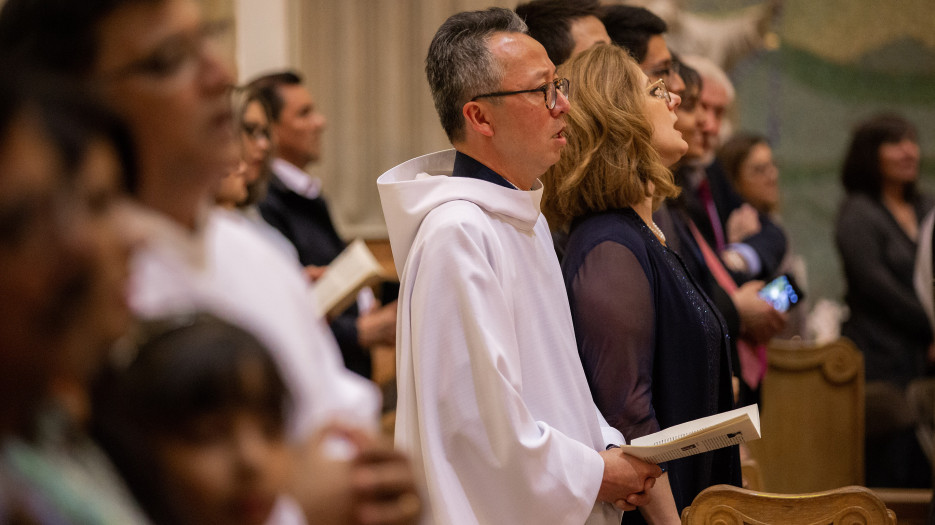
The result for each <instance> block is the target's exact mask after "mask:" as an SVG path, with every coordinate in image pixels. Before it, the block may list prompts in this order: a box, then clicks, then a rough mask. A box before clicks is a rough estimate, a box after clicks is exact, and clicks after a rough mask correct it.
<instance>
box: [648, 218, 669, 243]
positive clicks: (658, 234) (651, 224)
mask: <svg viewBox="0 0 935 525" xmlns="http://www.w3.org/2000/svg"><path fill="white" fill-rule="evenodd" d="M648 226H649V231H651V232H653V234H655V235H656V237H658V238H659V241H660V242H662V244H665V243H666V234H664V233H662V230H661V229H660V228H659V226H658V225H657V224H656V221H653V220H651V221H649V224H648Z"/></svg>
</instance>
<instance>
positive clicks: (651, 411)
mask: <svg viewBox="0 0 935 525" xmlns="http://www.w3.org/2000/svg"><path fill="white" fill-rule="evenodd" d="M559 75H561V76H565V77H567V78H568V79H569V80H570V81H571V86H572V92H571V97H570V98H571V100H572V101H573V103H572V107H571V110H570V112H569V113H568V115H567V116H566V124H567V128H566V135H567V140H568V143H567V145H566V146H565V148H564V150H563V151H562V157H561V159H560V160H559V162H558V163H557V164H556V165H555V166H553V167H552V168H551V169H550V170H549V171H548V172H547V173H546V175H545V177H544V179H543V182H544V184H545V195H544V197H543V202H544V210H545V213H546V215H547V217H548V219H549V223H550V224H553V225H557V226H559V227H564V228H567V229H568V230H569V239H568V244H567V248H566V254H565V257H564V259H563V261H562V272H563V274H564V277H565V285H566V287H567V289H568V298H569V303H570V305H571V311H572V316H573V320H574V324H575V334H576V338H577V342H578V350H579V354H580V356H581V360H582V363H583V365H584V369H585V373H586V375H587V378H588V383H589V386H590V388H591V393H592V395H593V396H594V400H595V402H596V403H597V406H598V407H599V408H600V409H601V412H602V413H603V415H604V417H605V418H606V419H607V421H608V422H609V423H610V424H611V425H613V426H614V427H616V428H617V429H619V430H620V431H621V432H622V433H623V435H624V436H625V437H626V438H627V439H633V438H637V437H640V436H643V435H646V434H650V433H652V432H655V431H658V430H660V429H661V428H666V427H670V426H672V425H676V424H678V423H683V422H685V421H689V420H692V419H696V418H699V417H703V416H709V415H712V414H715V413H718V412H723V411H726V410H729V409H731V408H733V398H732V394H731V362H730V351H729V346H728V338H727V329H726V327H725V325H724V321H723V318H722V317H721V314H720V313H719V312H718V311H717V309H716V307H715V306H714V304H713V303H712V302H711V300H710V299H709V298H708V297H707V295H705V293H704V292H703V291H702V289H701V287H700V286H699V285H698V283H697V282H695V281H694V279H692V277H691V276H690V274H689V273H688V271H686V269H685V265H684V264H683V262H682V260H681V258H679V256H678V255H677V254H676V253H675V252H674V251H672V250H670V249H669V248H668V247H667V246H666V240H665V236H664V235H663V234H662V232H661V231H660V230H659V228H658V226H656V225H655V223H654V222H653V220H652V212H653V211H654V209H656V208H658V206H659V204H660V203H661V202H662V200H663V199H665V198H667V197H674V196H675V195H677V194H678V191H679V190H678V187H677V186H676V185H675V183H674V181H673V177H672V174H671V172H670V171H669V170H668V169H667V168H666V166H668V165H671V164H672V163H674V162H675V161H676V160H678V158H679V157H681V156H682V155H683V154H684V153H685V151H686V149H687V148H688V145H687V144H686V142H685V141H684V140H682V137H681V134H680V133H679V132H678V131H676V130H675V129H674V127H673V126H674V123H675V120H676V115H675V108H676V107H677V106H678V104H679V102H680V98H679V97H678V96H677V95H674V94H670V93H669V92H668V90H667V89H666V86H665V84H664V82H663V81H661V80H660V81H656V82H650V81H649V80H648V78H647V77H646V75H645V74H644V73H643V72H642V71H641V70H640V69H639V67H638V66H637V64H636V63H635V62H634V61H633V59H632V58H630V56H629V55H627V53H626V51H624V50H622V49H620V48H617V47H613V46H596V47H594V48H592V49H590V50H588V51H586V52H584V53H581V54H580V55H577V56H576V57H574V58H572V59H571V60H569V61H568V62H566V63H565V64H563V65H562V66H561V67H560V68H559ZM664 466H665V467H667V474H665V475H664V476H663V477H662V478H660V480H659V482H657V483H656V486H655V488H654V489H653V502H652V503H651V504H650V505H649V506H647V507H644V508H640V511H641V512H640V513H636V512H631V513H626V514H624V519H623V521H624V523H643V522H649V523H678V521H679V513H680V512H681V511H682V509H683V508H684V507H685V506H687V505H690V504H691V501H692V499H693V498H694V497H695V495H697V494H698V493H699V492H700V491H701V490H702V489H704V488H705V487H708V486H710V485H714V484H717V483H733V484H739V482H740V461H739V456H738V452H737V447H730V448H726V449H721V450H718V451H714V452H708V453H705V454H700V455H696V456H691V457H688V458H684V459H679V460H676V461H673V462H670V463H669V464H668V465H664Z"/></svg>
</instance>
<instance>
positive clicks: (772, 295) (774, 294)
mask: <svg viewBox="0 0 935 525" xmlns="http://www.w3.org/2000/svg"><path fill="white" fill-rule="evenodd" d="M760 297H762V298H763V300H765V301H766V302H768V303H769V304H771V305H772V306H773V308H775V309H776V310H778V311H780V312H787V311H789V309H790V308H792V307H794V306H796V305H797V304H799V303H800V302H802V299H803V298H804V297H805V294H803V293H802V290H801V289H800V288H799V287H798V286H797V285H796V284H795V279H793V278H792V276H791V275H788V274H786V275H780V276H779V277H777V278H775V279H773V280H772V281H770V282H769V283H768V284H766V286H764V287H763V288H762V289H761V290H760Z"/></svg>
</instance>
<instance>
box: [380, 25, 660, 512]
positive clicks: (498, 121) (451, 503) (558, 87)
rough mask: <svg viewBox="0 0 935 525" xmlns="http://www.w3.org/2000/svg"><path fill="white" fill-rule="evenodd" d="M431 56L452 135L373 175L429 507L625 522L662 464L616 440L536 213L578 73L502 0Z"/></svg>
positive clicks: (405, 407) (410, 429) (403, 394)
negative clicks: (440, 146)
mask: <svg viewBox="0 0 935 525" xmlns="http://www.w3.org/2000/svg"><path fill="white" fill-rule="evenodd" d="M426 73H427V76H428V79H429V85H430V88H431V91H432V95H433V97H434V99H435V106H436V109H437V110H438V113H439V116H440V118H441V121H442V125H443V127H444V128H445V131H446V133H447V135H448V137H449V139H450V140H451V142H452V144H453V145H454V147H455V150H452V151H446V152H440V153H435V154H430V155H426V156H424V157H419V158H417V159H413V160H410V161H408V162H406V163H404V164H402V165H400V166H397V167H396V168H393V169H392V170H390V171H388V172H387V173H384V174H383V175H382V176H381V177H380V178H379V179H378V183H377V184H378V187H379V190H380V198H381V201H382V204H383V211H384V215H385V216H386V219H387V228H388V230H389V234H390V243H391V245H392V249H393V257H394V259H395V262H396V266H397V268H401V269H402V275H401V283H400V284H401V289H400V310H399V320H398V327H397V334H398V337H397V340H398V343H397V385H398V390H399V398H398V405H397V421H396V444H397V446H398V447H400V448H401V449H402V450H404V451H406V452H408V453H409V454H410V455H411V456H412V458H413V463H414V466H415V470H416V477H417V478H418V479H419V480H420V481H421V483H422V487H423V490H424V491H425V492H426V494H427V496H428V498H427V500H426V501H427V505H428V510H427V512H426V513H425V522H426V523H437V524H454V523H459V524H460V523H549V524H581V523H585V522H587V523H593V524H596V523H602V524H608V525H610V524H614V525H616V524H619V523H620V519H621V515H620V509H633V508H634V505H642V504H645V503H648V500H649V496H648V494H647V492H646V491H648V489H649V488H651V487H652V485H653V483H654V482H655V477H658V476H659V475H661V471H660V469H659V467H657V466H655V465H650V464H647V463H644V462H642V461H640V460H638V459H636V458H633V457H631V456H627V455H625V454H622V453H621V452H620V450H619V449H616V448H608V446H609V445H614V444H619V443H622V442H623V436H621V435H620V433H619V432H617V431H616V430H615V429H613V428H612V427H610V426H609V425H607V423H606V422H605V421H604V419H603V418H602V417H601V415H600V413H599V412H598V410H597V408H596V406H595V405H594V402H593V400H592V399H591V394H590V391H589V389H588V385H587V381H586V379H585V376H584V371H583V370H582V367H581V362H580V361H579V359H578V354H577V346H576V343H575V336H574V332H573V327H572V320H571V314H570V311H569V307H568V300H567V296H566V293H565V287H564V284H563V281H562V276H561V270H560V269H559V265H558V261H557V259H556V258H555V254H554V252H553V248H552V242H551V237H550V235H549V228H548V224H547V223H546V221H545V218H544V217H543V216H542V215H541V214H540V213H539V201H540V199H541V196H542V184H541V183H540V182H539V181H538V177H539V176H540V175H542V174H543V173H544V172H545V171H546V170H547V169H548V167H549V166H551V165H552V164H554V163H555V162H556V161H557V160H558V158H559V154H560V153H561V150H562V147H563V146H564V145H565V137H564V136H563V133H564V114H565V113H566V112H567V111H568V109H569V102H568V99H567V98H566V96H567V93H568V84H567V81H565V80H563V79H557V78H556V76H555V66H554V65H553V64H552V62H551V61H550V60H549V58H548V55H547V54H546V51H545V49H544V48H543V47H542V45H540V44H539V43H538V42H536V41H535V40H533V39H532V38H530V37H529V36H528V35H527V34H526V25H525V24H524V23H523V22H522V20H520V19H519V18H518V17H517V16H516V14H515V13H513V12H512V11H509V10H506V9H500V8H492V9H489V10H487V11H477V12H469V13H460V14H457V15H454V16H452V17H451V18H449V19H448V20H447V21H446V22H445V23H444V24H443V25H442V27H441V28H440V29H439V30H438V32H437V33H436V35H435V38H434V39H433V41H432V44H431V46H430V48H429V53H428V58H427V59H426ZM605 449H606V450H605Z"/></svg>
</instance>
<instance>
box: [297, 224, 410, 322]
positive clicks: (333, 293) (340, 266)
mask: <svg viewBox="0 0 935 525" xmlns="http://www.w3.org/2000/svg"><path fill="white" fill-rule="evenodd" d="M386 280H395V276H392V275H390V274H389V272H388V271H387V270H385V269H384V268H383V266H382V265H381V264H380V262H379V261H377V258H376V257H374V256H373V253H371V251H370V248H368V247H367V244H366V243H365V242H364V241H363V240H362V239H355V240H354V241H353V242H351V243H350V244H348V245H347V248H345V249H344V251H342V252H341V253H340V254H338V256H337V257H335V258H334V260H333V261H331V264H329V265H328V269H327V270H326V271H325V273H324V274H322V276H321V277H320V278H319V279H318V280H317V281H315V284H314V286H313V287H312V289H313V293H314V296H315V302H316V303H317V304H318V312H319V313H320V314H321V315H327V316H329V317H334V316H337V315H339V314H340V313H341V312H343V311H344V310H346V309H347V307H348V306H350V305H351V304H352V303H353V302H354V301H355V300H356V299H357V292H359V291H360V289H361V288H363V287H364V286H372V285H374V284H377V283H379V282H381V281H386Z"/></svg>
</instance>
